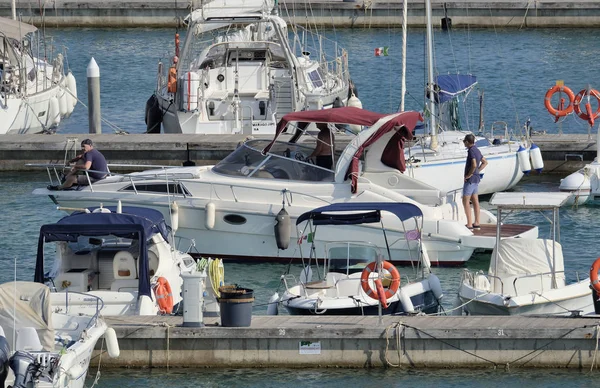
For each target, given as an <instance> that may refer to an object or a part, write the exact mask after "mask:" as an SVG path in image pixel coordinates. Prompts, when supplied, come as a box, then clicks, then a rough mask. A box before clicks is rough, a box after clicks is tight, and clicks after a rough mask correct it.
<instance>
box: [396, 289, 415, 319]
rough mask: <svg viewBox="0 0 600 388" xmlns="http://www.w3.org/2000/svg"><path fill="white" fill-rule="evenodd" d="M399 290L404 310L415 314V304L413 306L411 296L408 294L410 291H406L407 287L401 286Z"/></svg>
mask: <svg viewBox="0 0 600 388" xmlns="http://www.w3.org/2000/svg"><path fill="white" fill-rule="evenodd" d="M398 292H399V296H400V303H401V304H402V309H403V310H404V312H407V313H410V314H414V313H415V306H413V304H412V301H411V300H410V296H409V295H408V292H406V289H404V288H401V289H400V291H398Z"/></svg>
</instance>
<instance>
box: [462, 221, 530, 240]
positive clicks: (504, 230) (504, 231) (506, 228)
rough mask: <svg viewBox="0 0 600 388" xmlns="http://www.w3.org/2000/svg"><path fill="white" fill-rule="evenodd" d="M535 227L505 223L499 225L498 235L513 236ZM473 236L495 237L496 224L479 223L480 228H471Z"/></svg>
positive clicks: (503, 236) (502, 236)
mask: <svg viewBox="0 0 600 388" xmlns="http://www.w3.org/2000/svg"><path fill="white" fill-rule="evenodd" d="M533 228H535V225H523V224H507V225H502V226H501V227H500V237H501V238H506V237H515V236H518V235H520V234H521V233H525V232H528V231H530V230H531V229H533ZM473 234H474V235H475V236H481V237H496V225H490V224H484V225H481V229H479V230H477V229H474V230H473Z"/></svg>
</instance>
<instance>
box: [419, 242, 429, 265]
mask: <svg viewBox="0 0 600 388" xmlns="http://www.w3.org/2000/svg"><path fill="white" fill-rule="evenodd" d="M421 253H422V256H421V260H422V261H423V267H424V268H427V269H430V268H431V260H429V253H427V247H426V246H425V241H422V240H421Z"/></svg>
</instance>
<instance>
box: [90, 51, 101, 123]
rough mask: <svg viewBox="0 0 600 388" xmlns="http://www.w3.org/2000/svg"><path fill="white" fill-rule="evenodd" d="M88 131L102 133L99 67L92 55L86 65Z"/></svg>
mask: <svg viewBox="0 0 600 388" xmlns="http://www.w3.org/2000/svg"><path fill="white" fill-rule="evenodd" d="M87 83H88V117H89V126H90V129H89V132H90V133H102V122H101V117H102V116H101V114H100V68H99V67H98V64H97V63H96V60H95V59H94V57H92V59H91V60H90V63H89V64H88V67H87Z"/></svg>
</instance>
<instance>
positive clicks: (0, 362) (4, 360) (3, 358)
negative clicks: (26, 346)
mask: <svg viewBox="0 0 600 388" xmlns="http://www.w3.org/2000/svg"><path fill="white" fill-rule="evenodd" d="M9 361H10V346H8V341H7V340H6V337H4V336H0V388H4V387H5V386H6V384H5V383H6V376H8V368H9V364H8V362H9Z"/></svg>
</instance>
